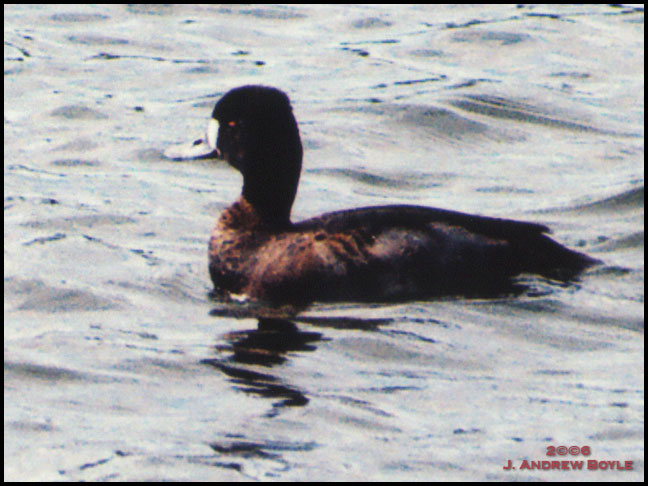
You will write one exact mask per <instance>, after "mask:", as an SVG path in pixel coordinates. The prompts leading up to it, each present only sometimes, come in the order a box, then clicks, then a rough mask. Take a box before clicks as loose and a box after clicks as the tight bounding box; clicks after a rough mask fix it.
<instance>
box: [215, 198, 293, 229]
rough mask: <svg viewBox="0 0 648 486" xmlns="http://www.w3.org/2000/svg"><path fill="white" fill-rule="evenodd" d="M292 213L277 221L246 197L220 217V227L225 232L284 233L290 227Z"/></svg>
mask: <svg viewBox="0 0 648 486" xmlns="http://www.w3.org/2000/svg"><path fill="white" fill-rule="evenodd" d="M290 225H291V223H290V212H289V213H288V215H287V216H286V217H285V218H282V219H277V217H271V216H269V215H267V214H264V213H263V212H262V211H260V210H259V209H258V208H257V206H256V205H254V204H252V203H251V202H250V201H248V200H247V198H246V197H245V196H244V195H241V196H240V197H239V198H238V199H237V200H236V202H235V203H234V204H232V205H231V206H230V207H229V208H227V209H226V210H225V211H223V213H222V214H221V216H220V220H219V226H220V228H221V229H223V230H236V231H242V230H254V231H257V230H269V231H282V230H285V229H286V228H288V227H290Z"/></svg>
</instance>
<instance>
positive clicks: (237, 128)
mask: <svg viewBox="0 0 648 486" xmlns="http://www.w3.org/2000/svg"><path fill="white" fill-rule="evenodd" d="M212 119H214V120H216V121H217V122H218V136H217V140H216V148H217V149H218V153H219V155H220V157H222V158H223V159H224V160H226V161H227V162H228V163H229V164H230V165H232V166H233V167H235V168H236V169H238V170H239V171H240V172H241V174H243V196H244V197H245V199H246V200H247V201H248V202H249V203H250V204H252V205H253V206H254V207H255V209H256V210H257V211H258V212H259V214H260V216H261V218H262V219H263V220H264V221H265V222H267V223H269V224H272V225H285V224H288V223H289V222H290V208H291V207H292V204H293V201H294V200H295V194H296V193H297V185H298V183H299V175H300V173H301V162H302V145H301V140H300V138H299V129H298V128H297V121H296V120H295V117H294V116H293V113H292V107H291V106H290V100H289V99H288V96H286V94H285V93H283V92H281V91H279V90H278V89H275V88H270V87H266V86H243V87H240V88H235V89H233V90H231V91H229V92H228V93H227V94H225V96H223V97H222V98H221V99H220V100H219V101H218V103H216V106H215V107H214V111H213V113H212ZM212 130H215V127H213V128H212ZM213 137H214V135H213V134H208V138H211V139H212V140H213ZM212 140H210V142H212V143H213V141H212Z"/></svg>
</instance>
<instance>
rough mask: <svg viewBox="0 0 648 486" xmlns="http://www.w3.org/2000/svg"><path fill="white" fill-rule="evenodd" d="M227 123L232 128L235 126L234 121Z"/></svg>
mask: <svg viewBox="0 0 648 486" xmlns="http://www.w3.org/2000/svg"><path fill="white" fill-rule="evenodd" d="M227 125H228V126H230V127H232V128H233V127H235V126H236V122H235V121H231V122H227Z"/></svg>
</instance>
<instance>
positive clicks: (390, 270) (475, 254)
mask: <svg viewBox="0 0 648 486" xmlns="http://www.w3.org/2000/svg"><path fill="white" fill-rule="evenodd" d="M302 152H303V151H302V144H301V140H300V136H299V129H298V127H297V121H296V120H295V117H294V116H293V112H292V108H291V105H290V101H289V99H288V96H286V94H285V93H283V92H282V91H279V90H278V89H275V88H270V87H266V86H243V87H240V88H235V89H233V90H231V91H229V92H228V93H226V94H225V95H224V96H223V97H222V98H221V99H220V100H219V101H218V102H217V103H216V106H215V107H214V111H213V113H212V117H211V120H210V122H209V126H208V130H207V134H206V137H205V139H204V140H197V141H196V142H194V143H193V144H191V145H190V146H189V147H184V148H177V147H172V148H170V149H168V150H167V151H166V152H165V155H166V156H167V157H169V158H172V159H184V158H198V157H200V158H204V157H217V158H221V159H224V160H226V161H227V162H228V163H229V164H230V165H232V166H233V167H234V168H236V169H237V170H238V171H239V172H241V174H242V175H243V191H242V194H241V196H240V197H239V199H238V200H237V201H236V202H235V203H234V204H233V205H232V206H230V207H229V208H228V209H226V210H225V211H223V213H222V214H221V216H220V218H219V220H218V223H217V224H216V228H215V229H214V230H213V232H212V235H211V239H210V241H209V272H210V274H211V279H212V281H213V283H214V286H215V290H216V291H217V293H220V294H221V295H224V296H228V297H230V298H235V299H241V298H243V299H253V300H261V301H268V302H274V303H284V302H304V303H307V302H311V301H316V300H317V301H343V300H348V301H350V300H363V301H386V300H395V299H411V298H423V297H433V296H441V295H451V294H463V295H480V294H488V295H493V294H497V293H498V292H499V291H500V290H502V289H505V288H509V286H510V284H511V278H512V277H515V276H517V275H519V274H521V273H535V274H540V275H543V276H547V277H550V278H557V279H560V280H564V281H565V280H568V279H571V278H573V277H574V276H575V275H577V274H578V273H579V272H581V271H582V270H584V269H585V268H587V267H588V266H591V265H593V264H595V263H597V260H595V259H593V258H590V257H589V256H587V255H584V254H582V253H578V252H575V251H573V250H570V249H568V248H566V247H564V246H562V245H560V244H558V243H556V242H555V241H553V240H552V239H550V238H549V237H548V236H546V234H545V233H548V232H549V229H548V228H547V227H546V226H544V225H541V224H535V223H525V222H519V221H511V220H506V219H498V218H490V217H485V216H475V215H471V214H464V213H460V212H455V211H447V210H444V209H436V208H428V207H421V206H407V205H399V206H378V207H366V208H358V209H350V210H346V211H336V212H332V213H327V214H324V215H322V216H319V217H316V218H313V219H309V220H306V221H302V222H300V223H292V222H291V221H290V209H291V207H292V204H293V201H294V199H295V194H296V192H297V185H298V182H299V176H300V172H301V163H302Z"/></svg>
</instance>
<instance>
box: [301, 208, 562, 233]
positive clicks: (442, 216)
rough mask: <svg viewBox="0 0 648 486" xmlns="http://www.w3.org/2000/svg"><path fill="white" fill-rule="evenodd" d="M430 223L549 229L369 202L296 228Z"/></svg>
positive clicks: (475, 228) (482, 229) (479, 229)
mask: <svg viewBox="0 0 648 486" xmlns="http://www.w3.org/2000/svg"><path fill="white" fill-rule="evenodd" d="M432 223H439V224H447V225H450V226H458V227H462V228H464V229H465V230H467V231H470V232H474V233H478V234H480V235H483V236H486V237H491V238H521V237H531V236H535V237H537V236H539V235H541V234H542V233H550V230H549V228H548V227H547V226H545V225H542V224H538V223H527V222H523V221H514V220H510V219H500V218H491V217H487V216H477V215H474V214H467V213H461V212H459V211H449V210H447V209H438V208H429V207H423V206H408V205H393V206H372V207H365V208H357V209H349V210H343V211H335V212H331V213H326V214H323V215H321V216H318V217H315V218H311V219H308V220H305V221H302V222H300V223H297V224H296V225H295V228H296V229H298V230H301V229H303V230H314V229H324V230H326V231H327V232H329V233H337V232H345V231H348V230H353V229H357V228H360V227H364V228H366V229H367V230H368V231H372V230H373V231H376V232H377V231H380V230H384V229H386V228H395V227H399V228H411V229H417V228H424V227H425V226H428V225H430V224H432Z"/></svg>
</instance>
